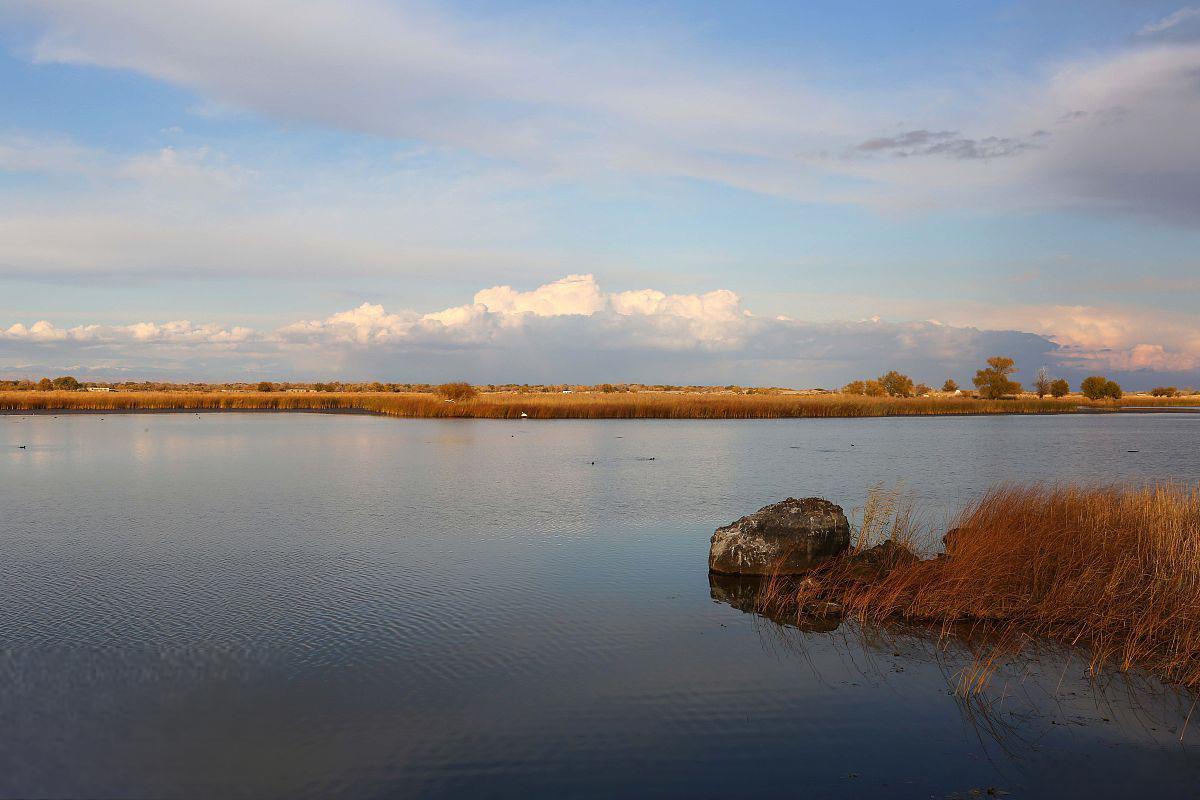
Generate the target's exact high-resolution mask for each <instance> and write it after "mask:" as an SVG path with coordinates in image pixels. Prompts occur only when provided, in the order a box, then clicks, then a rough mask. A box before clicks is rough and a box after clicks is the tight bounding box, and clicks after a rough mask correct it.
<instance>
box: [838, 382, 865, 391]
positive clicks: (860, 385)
mask: <svg viewBox="0 0 1200 800" xmlns="http://www.w3.org/2000/svg"><path fill="white" fill-rule="evenodd" d="M842 393H843V394H866V393H867V383H866V381H850V382H849V383H847V384H846V385H845V386H843V387H842Z"/></svg>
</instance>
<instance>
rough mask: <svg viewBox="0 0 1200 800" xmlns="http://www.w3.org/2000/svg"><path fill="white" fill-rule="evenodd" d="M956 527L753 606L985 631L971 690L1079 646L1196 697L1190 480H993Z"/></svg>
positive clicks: (903, 510) (900, 537)
mask: <svg viewBox="0 0 1200 800" xmlns="http://www.w3.org/2000/svg"><path fill="white" fill-rule="evenodd" d="M885 504H886V503H885ZM889 515H890V516H891V517H892V519H891V522H890V525H891V535H892V539H893V541H897V543H898V544H900V545H902V547H903V548H905V549H908V550H909V551H910V552H912V549H913V546H912V541H913V538H912V533H913V525H912V519H913V517H912V514H911V509H910V507H906V506H904V504H903V503H901V504H899V505H893V506H892V507H891V508H890V509H886V510H885V511H884V513H883V516H889ZM864 516H869V514H868V515H864ZM875 516H877V517H878V516H880V514H879V513H878V510H876V512H875ZM953 525H954V527H955V528H957V531H956V532H954V533H952V534H950V535H949V536H948V538H947V542H946V545H945V555H943V556H941V557H934V558H927V559H925V560H916V559H912V558H911V556H909V557H905V558H902V559H896V561H895V562H894V563H896V564H897V566H895V567H894V568H893V569H891V571H890V572H888V571H884V572H882V573H881V574H871V573H869V572H868V573H863V572H862V571H857V572H856V571H855V570H854V568H853V563H854V562H853V559H852V558H842V559H837V560H835V561H833V562H830V563H829V564H826V565H822V567H821V568H820V569H818V570H817V571H815V572H814V573H812V574H810V575H808V576H807V577H805V578H781V577H777V578H774V579H771V580H770V581H768V582H767V583H766V584H765V585H764V588H763V591H762V592H761V593H760V595H759V599H758V604H759V609H760V610H761V611H763V612H764V613H768V612H769V613H772V614H774V615H778V614H780V613H786V612H789V611H790V612H792V613H795V614H796V615H797V617H799V616H800V615H801V610H802V609H805V608H813V607H814V606H813V604H814V603H836V604H838V605H839V606H841V609H842V613H844V614H846V615H847V616H849V617H851V618H853V619H857V620H859V621H860V622H862V623H865V624H868V625H883V626H886V625H887V624H889V623H891V622H894V621H900V622H909V623H921V624H924V625H930V624H932V625H933V626H934V627H935V629H938V628H940V629H941V631H942V632H943V634H944V635H956V636H957V635H961V634H962V633H963V632H964V626H965V629H966V630H967V631H969V632H970V633H972V634H975V633H983V634H987V637H986V638H987V640H988V641H990V642H991V645H990V646H989V647H987V648H986V649H984V650H983V651H981V652H980V654H979V660H978V661H977V662H976V664H975V665H974V667H973V668H972V669H970V670H968V671H967V673H966V674H965V675H964V676H963V685H962V687H961V688H963V689H964V690H965V691H967V692H972V691H978V690H980V689H982V688H983V686H984V685H985V684H986V681H987V679H988V677H989V675H990V674H991V673H992V670H993V667H994V666H995V664H996V663H997V661H998V659H1000V658H1002V657H1005V656H1008V655H1013V654H1015V653H1017V652H1019V651H1020V650H1021V649H1022V648H1023V647H1024V646H1026V645H1028V644H1030V643H1034V642H1037V641H1055V642H1059V643H1061V644H1065V645H1067V646H1071V647H1075V646H1080V647H1084V648H1086V649H1087V653H1088V656H1089V658H1090V661H1091V666H1092V669H1093V670H1094V671H1098V670H1100V669H1101V668H1103V667H1106V666H1111V667H1115V668H1117V669H1119V670H1121V671H1127V670H1130V669H1142V670H1145V671H1147V672H1149V673H1152V674H1154V675H1156V676H1158V677H1160V678H1162V679H1163V680H1166V681H1168V682H1171V683H1176V684H1180V685H1182V686H1185V687H1187V688H1189V689H1192V690H1197V689H1200V486H1197V485H1184V484H1166V485H1154V486H1102V487H1079V486H1070V485H1064V486H1048V485H1032V486H1000V487H998V488H994V489H992V490H990V491H988V492H986V493H985V494H984V495H983V496H982V497H981V498H980V499H979V500H977V501H976V502H974V503H972V504H971V505H969V506H968V507H967V508H966V509H965V510H963V511H962V512H961V513H960V514H959V515H958V518H957V519H956V520H955V521H954V523H953ZM886 527H887V525H878V524H877V525H876V528H877V529H879V530H884V529H886ZM884 532H885V534H886V533H887V532H886V530H884ZM863 544H864V542H860V543H859V545H858V548H861V547H862V546H863Z"/></svg>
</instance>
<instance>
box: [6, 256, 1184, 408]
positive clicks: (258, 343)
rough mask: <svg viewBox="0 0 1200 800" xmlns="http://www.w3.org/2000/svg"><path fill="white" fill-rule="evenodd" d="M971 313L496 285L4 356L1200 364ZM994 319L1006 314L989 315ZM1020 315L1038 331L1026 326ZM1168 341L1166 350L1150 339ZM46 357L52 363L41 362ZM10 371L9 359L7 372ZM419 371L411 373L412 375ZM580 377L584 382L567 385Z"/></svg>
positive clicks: (10, 339)
mask: <svg viewBox="0 0 1200 800" xmlns="http://www.w3.org/2000/svg"><path fill="white" fill-rule="evenodd" d="M978 311H979V309H969V308H968V309H965V310H964V309H958V311H957V312H951V313H952V315H953V314H954V313H958V314H959V315H960V316H961V315H963V314H966V315H971V314H973V313H974V314H975V316H976V325H980V324H982V325H986V324H987V322H988V321H989V320H994V321H1001V325H1003V326H1004V329H999V330H988V329H986V328H980V327H976V325H972V324H965V323H963V322H962V321H959V320H956V319H953V318H951V319H950V320H949V321H947V320H946V319H943V320H940V321H927V322H905V323H893V322H885V321H883V320H881V319H880V318H879V317H874V318H872V319H868V320H864V321H860V322H829V323H812V322H805V321H800V320H794V319H789V318H787V317H762V316H756V315H754V314H752V313H750V312H749V311H748V310H747V309H745V308H743V307H742V304H741V301H740V299H739V298H738V296H737V295H736V294H735V293H733V292H730V291H727V290H717V291H713V292H708V293H704V294H685V295H669V294H666V293H664V292H660V291H657V290H654V289H640V290H631V291H623V292H613V293H610V292H605V291H603V289H602V288H601V287H600V285H599V284H598V283H597V281H596V280H595V278H594V276H592V275H569V276H567V277H565V278H563V279H561V280H558V281H554V282H551V283H548V284H545V285H543V286H540V287H537V288H535V289H532V290H528V291H521V290H518V289H514V288H513V287H511V286H495V287H492V288H490V289H485V290H483V291H480V292H478V293H477V294H476V295H475V297H474V302H472V303H469V304H466V305H462V306H455V307H451V308H447V309H443V310H440V311H434V312H428V313H420V312H416V311H400V312H389V311H387V310H386V309H385V308H383V307H382V306H381V305H377V304H372V303H363V304H362V305H360V306H358V307H357V308H353V309H349V310H347V311H342V312H338V313H336V314H332V315H330V316H328V317H326V318H324V319H315V320H305V321H298V322H295V323H291V324H288V325H284V326H282V327H280V328H278V329H276V330H271V331H259V330H254V329H251V328H248V327H240V326H239V327H222V326H217V325H211V324H196V323H192V322H188V321H182V320H181V321H173V322H165V323H156V322H141V323H134V324H130V325H79V326H75V327H65V328H62V327H57V326H55V325H53V324H51V323H50V322H46V321H40V322H35V323H32V324H28V325H27V324H24V323H14V324H11V325H10V326H9V327H8V328H3V329H0V354H4V353H7V354H9V355H10V357H12V358H19V359H20V363H31V362H32V361H38V360H39V359H38V358H35V356H36V354H37V353H42V354H43V356H44V355H45V354H47V353H51V354H57V355H58V356H60V357H61V358H63V359H65V360H68V361H69V363H78V362H79V361H82V360H84V358H83V357H84V356H85V355H89V356H91V357H92V358H93V360H94V359H95V358H97V357H103V358H104V359H107V363H109V364H110V365H111V366H112V367H113V368H114V369H120V370H121V371H122V374H126V373H128V372H130V370H134V369H136V368H137V367H138V366H139V365H141V366H142V367H143V368H145V369H147V370H151V371H153V372H154V373H155V374H158V373H160V372H161V371H162V370H164V369H175V370H176V371H177V372H178V373H180V374H179V377H185V376H186V377H196V376H195V375H194V374H189V373H188V370H195V369H197V368H198V367H197V366H196V365H202V369H204V370H206V371H207V372H206V374H205V375H204V376H202V377H213V374H212V373H213V371H214V370H217V375H216V376H217V377H222V376H223V377H238V376H243V377H244V376H246V375H248V374H250V373H252V372H253V371H254V370H260V371H261V370H263V369H268V370H272V371H273V372H274V374H277V375H279V376H280V377H285V376H291V377H297V376H304V375H307V376H313V377H321V376H326V377H328V376H337V377H374V378H391V379H411V380H423V379H429V380H434V379H441V378H447V377H452V376H453V375H455V374H469V375H470V377H473V378H475V379H477V380H495V381H500V380H580V381H598V380H620V379H639V380H647V381H685V380H686V381H699V382H710V383H724V382H730V381H734V382H743V383H775V384H791V385H806V384H810V383H826V384H829V385H837V384H840V383H841V382H843V381H845V380H849V379H850V378H853V377H861V376H864V375H873V374H878V373H879V372H882V371H884V370H885V369H890V368H899V369H902V370H906V371H909V372H911V373H913V374H914V376H915V377H917V378H920V379H924V380H930V381H935V380H941V379H942V378H944V377H945V376H946V375H956V376H958V377H959V379H960V380H961V379H965V378H967V377H969V376H970V374H971V372H972V371H973V369H974V368H975V367H977V366H978V364H979V363H981V362H982V360H983V359H984V358H986V357H987V356H990V355H995V354H997V353H1007V354H1010V355H1013V356H1016V357H1017V358H1018V362H1019V363H1020V364H1021V365H1022V366H1023V367H1025V368H1026V371H1030V372H1031V371H1032V369H1034V368H1035V366H1041V365H1043V364H1049V365H1054V364H1057V365H1058V366H1059V367H1060V368H1062V369H1064V370H1068V371H1071V370H1074V371H1075V372H1080V371H1083V372H1088V371H1110V372H1111V371H1116V372H1122V371H1123V372H1133V373H1147V374H1149V373H1180V372H1186V371H1188V370H1194V369H1195V368H1196V367H1197V365H1198V364H1200V335H1197V334H1196V333H1195V331H1194V330H1193V329H1191V328H1189V327H1183V326H1181V325H1180V323H1179V321H1178V320H1169V321H1165V322H1162V323H1161V324H1159V325H1158V326H1157V327H1154V328H1151V329H1147V328H1146V327H1145V326H1139V325H1138V324H1136V320H1135V319H1134V318H1133V317H1132V316H1131V315H1129V314H1127V313H1126V314H1123V313H1119V312H1114V311H1111V310H1104V309H1098V308H1087V307H1063V306H1047V307H1038V306H1029V307H1021V308H1018V309H1016V311H1015V313H1014V314H1013V315H1012V317H1011V318H1009V319H1010V321H1009V323H1008V324H1007V325H1005V324H1004V322H1003V320H1004V319H1006V318H1005V317H1003V316H1001V312H999V311H998V310H995V309H993V310H991V311H990V312H986V313H982V314H980V313H976V312H978ZM987 313H991V314H993V315H994V316H992V317H988V316H987ZM1012 320H1017V321H1019V322H1021V323H1022V325H1023V326H1025V330H1028V331H1033V332H1031V333H1023V332H1021V331H1020V330H1012V329H1011V327H1010V326H1011V324H1012ZM1148 335H1157V336H1158V337H1160V338H1158V340H1157V341H1155V340H1154V339H1153V338H1150V339H1148V338H1146V337H1147V336H1148ZM44 360H45V359H44V358H42V359H41V361H44ZM0 363H2V362H0ZM414 371H415V372H417V373H418V374H412V373H413V372H414ZM567 376H570V377H567Z"/></svg>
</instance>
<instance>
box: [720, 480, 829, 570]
mask: <svg viewBox="0 0 1200 800" xmlns="http://www.w3.org/2000/svg"><path fill="white" fill-rule="evenodd" d="M849 547H850V523H849V521H847V519H846V515H845V514H843V513H842V508H841V506H838V505H834V504H833V503H831V502H829V501H828V500H823V499H821V498H820V497H806V498H804V499H803V500H797V499H795V498H793V497H789V498H788V499H787V500H784V501H782V502H779V503H773V504H771V505H769V506H767V507H766V508H761V509H759V510H758V511H755V512H754V513H753V514H751V515H749V516H746V517H742V518H741V519H739V520H738V521H737V522H734V523H731V524H729V525H726V526H725V527H723V528H717V532H716V533H714V534H713V537H712V546H711V547H710V548H709V551H708V569H709V571H710V572H717V573H721V574H724V575H770V574H779V575H795V574H797V573H800V572H806V571H808V570H810V569H812V568H813V567H815V566H817V565H818V564H820V563H821V562H823V561H825V560H827V559H830V558H833V557H834V556H838V555H841V554H842V553H844V552H845V551H846V549H847V548H849Z"/></svg>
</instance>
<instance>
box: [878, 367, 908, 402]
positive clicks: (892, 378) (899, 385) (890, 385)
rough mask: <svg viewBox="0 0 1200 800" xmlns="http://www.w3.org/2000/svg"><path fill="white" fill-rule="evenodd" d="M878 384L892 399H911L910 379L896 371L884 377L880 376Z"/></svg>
mask: <svg viewBox="0 0 1200 800" xmlns="http://www.w3.org/2000/svg"><path fill="white" fill-rule="evenodd" d="M879 384H880V385H881V386H882V387H883V390H884V391H885V392H887V393H888V394H890V395H891V396H892V397H911V396H912V393H913V380H912V378H910V377H908V376H907V375H904V374H902V373H899V372H897V371H896V370H892V371H891V372H889V373H887V374H886V375H880V376H879Z"/></svg>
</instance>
